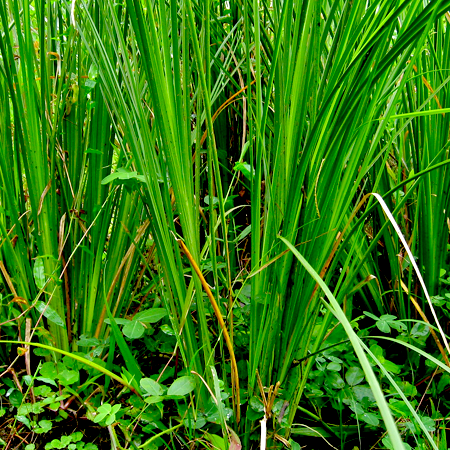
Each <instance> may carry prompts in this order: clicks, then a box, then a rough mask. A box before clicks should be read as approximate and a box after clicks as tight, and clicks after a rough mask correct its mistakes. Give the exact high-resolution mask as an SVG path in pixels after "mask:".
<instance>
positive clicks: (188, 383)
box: [167, 375, 195, 396]
mask: <svg viewBox="0 0 450 450" xmlns="http://www.w3.org/2000/svg"><path fill="white" fill-rule="evenodd" d="M194 389H195V379H194V377H192V376H190V375H187V376H184V377H180V378H177V379H176V380H175V381H174V382H173V383H172V385H171V386H170V387H169V389H168V390H167V395H183V396H184V395H187V394H189V393H190V392H192V391H193V390H194Z"/></svg>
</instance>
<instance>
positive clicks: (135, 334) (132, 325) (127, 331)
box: [122, 320, 145, 339]
mask: <svg viewBox="0 0 450 450" xmlns="http://www.w3.org/2000/svg"><path fill="white" fill-rule="evenodd" d="M122 331H123V334H124V335H125V336H126V337H128V338H130V339H138V338H140V337H141V336H142V335H143V334H144V332H145V327H144V325H142V323H141V322H139V321H137V320H133V321H132V322H129V323H127V324H126V325H125V326H124V327H123V328H122Z"/></svg>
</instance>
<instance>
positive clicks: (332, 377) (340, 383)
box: [327, 372, 345, 389]
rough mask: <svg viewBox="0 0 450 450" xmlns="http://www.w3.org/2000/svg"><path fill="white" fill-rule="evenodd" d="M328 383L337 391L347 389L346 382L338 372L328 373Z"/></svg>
mask: <svg viewBox="0 0 450 450" xmlns="http://www.w3.org/2000/svg"><path fill="white" fill-rule="evenodd" d="M327 382H328V383H329V384H330V385H331V386H333V387H334V388H335V389H342V388H344V387H345V381H344V380H343V379H342V377H341V376H340V375H339V374H338V373H337V372H329V373H327Z"/></svg>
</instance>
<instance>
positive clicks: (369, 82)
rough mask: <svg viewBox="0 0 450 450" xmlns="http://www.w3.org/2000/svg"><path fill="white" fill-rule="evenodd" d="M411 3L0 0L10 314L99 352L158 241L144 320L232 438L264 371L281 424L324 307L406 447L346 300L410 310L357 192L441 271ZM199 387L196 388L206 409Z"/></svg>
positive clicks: (439, 188)
mask: <svg viewBox="0 0 450 450" xmlns="http://www.w3.org/2000/svg"><path fill="white" fill-rule="evenodd" d="M425 3H426V4H425ZM425 3H424V2H419V1H413V2H410V1H402V2H398V1H387V0H386V1H382V0H381V1H376V2H350V1H317V0H310V1H307V0H305V1H302V2H293V1H291V0H285V1H284V2H281V1H277V0H274V1H273V2H268V1H265V0H261V1H258V0H254V1H234V0H232V1H229V2H222V3H221V2H210V1H204V2H198V3H196V2H194V1H192V0H187V1H185V2H177V1H175V0H170V1H167V2H164V1H160V0H156V1H154V2H150V1H148V0H126V1H124V2H122V3H120V2H119V3H118V2H113V1H110V0H105V1H102V2H96V1H86V0H78V1H76V2H75V1H74V2H50V1H45V0H41V1H35V2H30V1H27V0H25V1H23V2H21V4H20V5H19V3H18V2H13V1H6V2H3V3H1V4H0V18H1V23H2V39H0V54H1V67H2V77H0V92H1V96H2V98H3V99H5V101H4V102H2V105H1V106H0V108H3V110H2V115H1V120H2V122H1V125H0V151H1V152H2V155H1V158H0V170H1V176H2V183H3V186H4V189H3V191H2V193H1V200H0V201H1V206H2V210H1V211H0V213H1V219H0V223H1V233H2V247H1V252H2V258H3V260H4V265H5V268H4V270H3V271H2V275H3V281H4V286H3V292H4V295H6V293H7V292H8V293H9V294H11V293H12V294H13V295H14V298H15V299H16V300H17V299H18V298H19V297H20V298H23V299H24V300H25V301H24V303H19V302H16V303H17V305H19V306H14V307H11V306H10V307H9V309H8V310H7V307H6V303H5V306H3V308H4V309H5V311H6V310H7V311H6V313H5V314H6V315H7V316H8V318H11V317H14V315H18V313H19V312H20V311H18V307H20V308H22V309H23V310H25V308H30V310H29V312H28V314H29V315H30V316H31V317H32V319H33V321H34V324H35V325H37V324H40V322H39V321H38V320H39V312H38V310H37V309H36V307H33V306H35V303H33V302H34V301H35V300H38V299H39V300H42V301H44V302H45V303H46V304H48V305H49V307H50V308H51V309H52V310H53V311H55V312H56V313H57V315H58V317H60V318H61V319H62V321H63V322H64V326H60V324H59V325H58V324H57V323H56V322H55V321H54V320H53V321H52V320H51V317H50V318H49V320H48V322H47V324H48V331H49V333H46V331H45V329H44V328H42V327H41V328H39V330H40V331H39V337H40V338H41V339H42V340H44V341H46V342H51V343H52V344H53V345H55V346H57V347H58V348H60V349H62V350H71V351H76V350H78V344H77V342H78V339H79V338H80V337H81V336H85V337H86V338H93V337H95V338H98V339H100V340H101V339H105V338H106V337H107V336H108V334H109V328H107V327H106V326H105V325H104V323H103V320H104V319H105V318H106V317H108V315H109V314H112V316H114V317H119V316H121V315H125V314H126V313H127V311H128V308H129V307H130V305H131V304H132V300H133V299H134V298H139V296H140V293H139V289H140V284H139V282H137V281H136V280H138V281H139V280H141V279H142V277H143V276H144V275H143V274H144V272H142V271H141V270H146V269H149V266H148V263H147V262H146V263H145V264H144V263H143V262H142V258H143V257H146V256H148V255H147V254H146V253H145V252H146V251H147V250H148V249H149V246H150V247H151V246H152V245H154V248H156V254H157V258H156V259H154V256H153V253H151V252H150V256H149V257H148V259H149V261H148V262H149V263H150V264H154V267H155V268H156V270H152V269H150V271H148V270H147V272H146V274H145V276H146V277H147V278H149V279H151V281H150V282H149V285H148V286H147V289H148V291H149V292H151V293H154V298H155V302H154V305H155V306H158V305H159V304H160V303H161V304H163V305H164V306H165V307H166V309H167V311H168V313H169V317H170V321H171V324H172V327H173V329H174V331H175V332H176V334H177V339H178V348H179V350H180V352H181V355H182V358H183V361H184V364H185V367H186V368H188V369H189V370H194V371H196V372H197V373H199V374H201V375H202V376H204V377H205V379H206V381H207V382H208V384H209V385H210V387H211V388H213V379H212V377H211V370H210V369H209V366H213V365H216V364H217V365H218V366H219V367H220V370H219V376H220V377H221V378H222V379H224V381H225V383H226V385H228V386H229V387H230V388H231V389H232V396H231V397H232V405H233V408H234V416H233V419H232V420H231V423H232V426H233V427H234V428H236V429H238V427H239V431H240V432H241V433H242V434H245V440H244V446H246V447H248V446H249V445H250V444H249V437H250V430H251V429H252V427H253V426H254V424H253V423H252V422H251V421H250V420H248V419H246V411H245V408H247V403H246V402H247V401H248V399H249V398H250V397H251V396H253V395H257V392H258V377H260V379H261V383H262V385H263V386H266V387H269V386H271V385H273V386H274V385H276V383H277V382H279V383H280V385H281V391H280V396H281V398H283V399H285V400H287V401H288V402H289V408H290V409H289V424H290V425H292V423H294V419H295V415H296V412H297V407H298V405H299V403H300V401H301V399H302V394H303V391H304V388H305V384H306V381H307V377H308V373H309V371H310V370H311V367H312V364H313V362H314V360H313V358H308V355H309V354H311V353H314V352H315V351H317V350H319V349H320V348H321V346H322V345H323V340H324V338H325V335H326V334H327V332H328V331H329V326H330V323H331V321H332V317H333V314H334V315H335V316H337V318H338V320H339V321H340V322H341V323H342V325H343V326H344V328H345V329H346V331H348V333H349V336H350V337H351V338H352V339H353V343H354V346H355V351H356V352H357V355H358V357H359V358H360V360H361V364H362V365H363V367H364V368H365V371H366V376H367V378H368V380H369V381H370V383H371V386H372V389H373V390H374V392H376V395H377V400H378V402H379V407H380V410H381V411H382V415H383V418H384V420H385V423H386V426H387V428H388V431H389V433H390V436H391V441H392V442H393V443H394V445H395V446H396V448H401V447H402V444H401V440H400V436H399V434H398V431H397V429H396V427H395V424H394V422H393V420H392V417H391V416H390V412H389V408H388V407H387V404H386V402H385V400H384V399H383V397H382V392H381V390H380V388H379V386H378V384H377V381H376V379H375V377H374V375H373V372H372V369H371V367H370V364H369V363H368V361H367V357H366V356H365V353H364V351H363V347H361V345H360V343H359V341H358V338H357V337H356V335H354V332H352V328H351V325H350V322H349V320H351V318H352V310H353V307H352V301H353V300H352V299H353V297H355V295H356V294H357V295H358V299H359V301H361V302H364V301H365V302H366V305H365V309H368V310H371V311H373V312H376V313H377V314H378V313H380V314H381V313H384V312H389V311H391V308H392V306H391V305H392V304H394V308H395V309H396V313H398V314H399V315H400V317H403V318H406V317H410V316H411V315H413V314H414V311H413V310H412V309H411V306H409V305H410V304H409V302H408V300H407V299H408V294H407V295H406V296H405V292H404V290H402V288H401V283H400V281H401V280H402V279H403V280H405V282H406V283H407V285H408V292H409V291H411V290H413V289H412V287H413V284H414V283H416V278H415V276H414V275H413V272H412V271H410V270H409V269H407V267H406V265H405V264H406V262H407V259H405V258H406V253H405V252H404V250H403V249H402V246H401V243H400V241H399V239H398V236H397V235H396V234H395V232H394V231H393V229H392V228H389V225H388V222H387V221H386V219H385V217H384V215H383V214H382V210H381V209H377V208H376V206H375V205H374V204H373V203H371V202H372V200H369V201H368V203H367V204H364V206H362V207H361V206H360V205H359V202H360V200H361V199H362V198H363V197H364V195H365V194H367V193H369V192H376V193H379V194H380V195H382V196H385V200H386V202H387V204H388V206H389V207H390V209H391V210H392V211H393V212H394V216H395V217H396V218H397V220H398V221H399V222H400V224H401V226H402V231H403V233H404V234H405V235H406V238H407V239H408V240H409V244H410V246H411V247H412V249H413V252H414V254H415V255H417V256H418V258H419V261H420V264H421V265H422V267H424V273H425V281H426V284H427V286H429V288H430V290H431V292H432V293H433V292H434V291H435V289H436V283H437V280H438V278H439V270H440V268H441V267H442V264H443V263H444V260H445V257H446V243H447V240H448V235H447V232H448V229H447V228H446V227H447V225H446V220H447V216H446V215H448V210H449V205H448V203H449V197H448V169H447V165H446V164H447V162H448V147H447V139H448V129H449V123H448V113H446V114H444V113H442V114H441V113H440V111H439V110H440V109H441V108H445V107H448V101H447V91H448V88H447V82H448V79H449V78H448V73H447V69H446V61H447V59H448V58H447V56H448V42H447V41H448V39H449V38H448V33H447V26H448V20H447V16H445V12H446V10H447V9H448V8H449V7H450V2H448V1H435V2H431V3H427V2H425ZM72 8H74V9H73V15H71V12H72ZM430 109H431V110H433V111H432V112H431V114H430V115H427V116H419V117H415V116H414V113H415V112H418V111H427V110H430ZM431 169H432V170H431ZM111 174H112V176H109V175H111ZM408 180H410V181H408ZM279 238H281V239H279ZM180 240H181V241H182V245H180V242H179V241H180ZM149 241H150V242H149ZM380 245H382V246H383V247H382V249H381V250H380V248H379V247H380ZM151 248H153V247H151ZM398 254H400V261H399V257H398V256H397V255H398ZM188 257H189V259H188ZM141 262H142V266H141V265H140V263H141ZM42 263H43V264H42ZM419 267H420V265H419ZM197 268H198V271H199V272H200V276H198V271H196V269H197ZM405 269H407V270H406V271H405ZM319 277H320V278H321V279H322V280H323V282H324V283H325V284H323V282H320V280H319ZM208 285H209V288H210V290H209V292H208V289H209V288H208ZM325 286H328V287H329V289H330V290H327V289H328V288H327V289H325ZM205 288H206V292H208V296H209V297H208V296H207V295H206V294H205ZM333 289H334V292H331V291H332V290H333ZM324 291H326V295H327V297H328V298H329V299H330V302H331V303H328V301H327V300H325V299H324V294H323V293H324ZM387 291H393V292H392V294H391V295H389V296H388V295H387V294H386V292H387ZM244 292H245V293H246V295H247V294H248V296H249V297H250V315H249V329H248V330H247V329H246V328H245V327H246V324H245V321H242V320H237V319H236V320H235V317H234V315H235V314H236V315H237V316H238V318H239V317H242V313H241V300H242V298H243V297H242V296H243V295H244V294H243V293H244ZM211 297H212V298H211ZM392 299H393V302H391V300H392ZM324 303H325V304H326V305H327V307H328V308H329V310H328V313H327V314H326V315H325V319H324V320H320V321H318V316H319V312H320V310H321V306H322V305H323V304H324ZM211 305H212V306H211ZM341 308H342V309H343V310H341ZM423 309H426V306H425V304H424V305H423ZM47 317H49V315H48V314H47ZM222 318H223V319H225V321H223V320H222ZM18 325H19V327H18V330H19V331H20V329H21V322H20V321H19V322H18ZM247 332H248V342H247V343H246V344H245V345H242V342H245V339H246V338H247ZM14 333H15V330H11V335H14ZM227 336H228V337H227ZM119 341H120V339H119ZM121 349H122V351H126V349H127V347H126V344H124V341H123V342H122V343H121ZM111 350H112V351H114V349H113V348H112V349H111ZM217 352H220V355H221V357H220V358H219V359H217V357H216V356H217V354H218V353H217ZM235 353H236V354H237V355H238V357H240V358H242V359H243V360H244V361H247V369H248V379H245V378H244V377H242V376H241V377H239V373H238V367H240V368H241V369H242V367H245V362H244V363H243V364H242V362H241V363H239V362H238V365H237V366H236V365H235V364H232V369H231V372H229V370H228V364H227V359H228V358H229V357H230V358H231V360H233V359H234V358H235ZM297 361H301V363H300V364H297ZM130 364H131V363H130ZM130 367H132V368H134V369H133V370H134V372H135V375H136V376H139V373H138V372H139V369H138V368H136V363H134V365H133V364H131V366H130ZM133 370H131V372H133ZM208 395H209V394H208V391H207V390H206V389H204V388H202V387H201V385H200V384H199V388H198V391H197V397H196V399H197V401H198V406H199V407H200V408H201V407H202V405H204V404H205V403H206V401H207V399H208ZM267 413H268V414H269V413H270V411H267ZM241 418H242V420H240V419H241ZM284 432H285V437H286V438H287V437H289V428H288V429H286V430H284ZM276 442H277V441H276V440H273V443H272V444H273V445H277V444H276Z"/></svg>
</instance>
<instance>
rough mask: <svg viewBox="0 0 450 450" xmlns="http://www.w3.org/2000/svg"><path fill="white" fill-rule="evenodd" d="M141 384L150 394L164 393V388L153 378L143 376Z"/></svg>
mask: <svg viewBox="0 0 450 450" xmlns="http://www.w3.org/2000/svg"><path fill="white" fill-rule="evenodd" d="M140 385H141V388H142V389H143V390H144V391H145V392H146V393H147V394H148V395H152V396H159V395H162V394H163V393H164V388H163V387H162V386H161V385H160V384H159V383H157V382H156V381H155V380H153V379H151V378H142V379H141V382H140Z"/></svg>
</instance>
